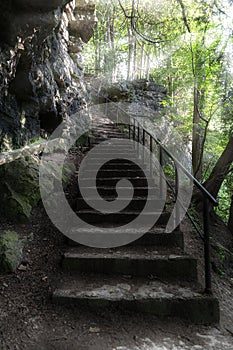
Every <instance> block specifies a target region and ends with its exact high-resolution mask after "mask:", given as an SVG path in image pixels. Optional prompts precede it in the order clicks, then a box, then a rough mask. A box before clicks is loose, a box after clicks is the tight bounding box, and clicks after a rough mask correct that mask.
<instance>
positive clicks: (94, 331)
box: [89, 327, 100, 333]
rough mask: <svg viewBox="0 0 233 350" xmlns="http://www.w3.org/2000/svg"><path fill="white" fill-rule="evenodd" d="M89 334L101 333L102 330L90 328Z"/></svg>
mask: <svg viewBox="0 0 233 350" xmlns="http://www.w3.org/2000/svg"><path fill="white" fill-rule="evenodd" d="M89 332H90V333H99V332H100V328H98V327H90V328H89Z"/></svg>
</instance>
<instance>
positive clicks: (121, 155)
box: [88, 149, 139, 161]
mask: <svg viewBox="0 0 233 350" xmlns="http://www.w3.org/2000/svg"><path fill="white" fill-rule="evenodd" d="M112 154H113V155H114V153H112ZM109 155H110V154H109V153H107V152H95V154H94V155H92V154H89V155H88V158H90V159H92V158H93V159H96V158H100V159H103V157H109ZM127 155H128V152H125V150H120V149H119V152H118V153H117V157H115V159H125V157H126V156H127ZM130 160H132V161H138V160H139V159H138V157H137V154H136V153H134V154H133V155H131V156H130Z"/></svg>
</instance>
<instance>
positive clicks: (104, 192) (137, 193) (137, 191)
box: [85, 185, 159, 198]
mask: <svg viewBox="0 0 233 350" xmlns="http://www.w3.org/2000/svg"><path fill="white" fill-rule="evenodd" d="M85 188H87V189H88V190H90V191H91V190H94V189H96V187H90V186H88V185H87V186H85ZM118 189H119V190H120V191H124V190H127V187H118ZM149 189H153V190H154V192H155V195H159V189H158V188H157V187H156V186H155V187H153V188H151V187H150V188H149ZM98 192H99V194H100V195H101V196H102V197H104V198H105V197H110V196H113V197H116V196H117V193H116V185H112V186H110V185H109V186H100V185H98ZM147 195H148V187H146V186H144V187H134V197H146V196H147Z"/></svg>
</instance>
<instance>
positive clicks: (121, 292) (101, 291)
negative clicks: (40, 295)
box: [53, 275, 219, 324]
mask: <svg viewBox="0 0 233 350" xmlns="http://www.w3.org/2000/svg"><path fill="white" fill-rule="evenodd" d="M53 300H54V302H56V303H63V304H70V305H77V306H81V305H82V306H86V307H87V308H91V309H94V310H100V309H106V310H109V308H114V307H115V308H118V309H123V310H125V309H129V310H132V311H134V312H140V313H147V314H151V315H156V316H158V317H160V318H165V317H175V318H181V319H183V320H186V322H187V321H188V322H193V323H197V324H208V323H217V322H219V305H218V300H217V299H216V298H215V297H213V296H208V295H204V294H203V293H202V292H201V291H200V288H198V285H196V286H194V285H192V286H191V285H186V286H181V285H180V284H179V282H178V281H177V283H176V284H170V283H167V284H166V283H164V282H162V281H159V280H158V279H157V280H153V281H150V280H148V279H135V278H130V279H129V280H128V281H127V279H126V278H125V279H123V278H121V277H120V276H117V277H115V278H113V277H106V276H104V277H103V276H99V275H98V276H97V277H95V276H93V275H92V276H90V275H88V276H87V275H86V276H73V278H72V276H71V277H69V278H66V279H65V280H64V282H62V283H61V284H60V285H59V286H58V288H57V289H56V290H55V291H54V293H53Z"/></svg>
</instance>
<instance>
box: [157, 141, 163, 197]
mask: <svg viewBox="0 0 233 350" xmlns="http://www.w3.org/2000/svg"><path fill="white" fill-rule="evenodd" d="M158 146H159V164H160V166H161V169H160V171H159V193H160V197H162V196H163V174H162V168H163V149H162V147H161V146H160V145H158Z"/></svg>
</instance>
